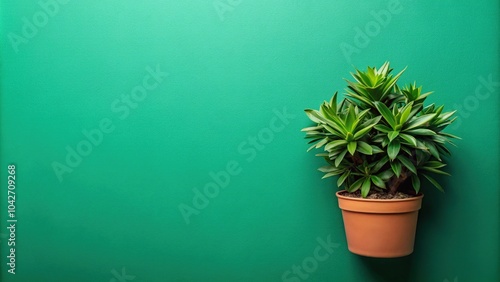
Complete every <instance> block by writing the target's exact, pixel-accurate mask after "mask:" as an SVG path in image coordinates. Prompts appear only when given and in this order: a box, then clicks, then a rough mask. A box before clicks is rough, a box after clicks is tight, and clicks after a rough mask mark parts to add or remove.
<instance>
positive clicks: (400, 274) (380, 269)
mask: <svg viewBox="0 0 500 282" xmlns="http://www.w3.org/2000/svg"><path fill="white" fill-rule="evenodd" d="M353 255H354V254H353ZM355 256H356V257H358V259H357V260H358V261H360V262H361V263H360V264H361V265H363V266H364V267H365V268H366V270H365V273H370V276H371V277H372V278H373V280H371V281H377V282H378V281H380V282H390V281H395V282H396V281H397V282H401V281H411V272H412V271H411V270H412V265H413V258H412V255H408V256H405V257H399V258H372V257H364V256H359V255H355Z"/></svg>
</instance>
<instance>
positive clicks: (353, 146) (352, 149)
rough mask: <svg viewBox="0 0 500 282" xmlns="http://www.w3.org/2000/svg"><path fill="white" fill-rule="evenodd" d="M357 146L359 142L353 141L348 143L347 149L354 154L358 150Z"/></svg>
mask: <svg viewBox="0 0 500 282" xmlns="http://www.w3.org/2000/svg"><path fill="white" fill-rule="evenodd" d="M356 147H357V142H356V141H352V142H349V144H347V150H349V153H350V154H351V155H352V156H354V153H355V152H356Z"/></svg>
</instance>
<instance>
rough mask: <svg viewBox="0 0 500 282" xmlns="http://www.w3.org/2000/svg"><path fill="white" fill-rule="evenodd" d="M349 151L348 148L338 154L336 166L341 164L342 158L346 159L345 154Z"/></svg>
mask: <svg viewBox="0 0 500 282" xmlns="http://www.w3.org/2000/svg"><path fill="white" fill-rule="evenodd" d="M346 153H347V149H345V150H344V151H342V152H341V153H340V154H339V155H338V156H337V158H336V159H335V166H336V167H338V166H339V164H340V163H341V162H342V160H343V159H344V156H345V154H346Z"/></svg>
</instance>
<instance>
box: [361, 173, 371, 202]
mask: <svg viewBox="0 0 500 282" xmlns="http://www.w3.org/2000/svg"><path fill="white" fill-rule="evenodd" d="M371 184H372V182H371V181H370V178H369V177H366V178H365V181H364V182H363V186H362V187H361V197H363V198H366V196H368V193H369V192H370V187H371Z"/></svg>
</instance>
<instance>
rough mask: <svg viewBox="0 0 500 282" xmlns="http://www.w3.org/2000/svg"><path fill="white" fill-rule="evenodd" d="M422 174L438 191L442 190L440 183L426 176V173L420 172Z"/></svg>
mask: <svg viewBox="0 0 500 282" xmlns="http://www.w3.org/2000/svg"><path fill="white" fill-rule="evenodd" d="M422 175H423V176H424V177H425V178H427V180H429V182H430V183H432V185H434V187H436V188H437V189H438V190H439V191H441V192H444V189H443V187H441V185H439V183H438V182H437V181H436V180H435V179H434V178H432V177H430V176H428V175H427V174H423V173H422Z"/></svg>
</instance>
